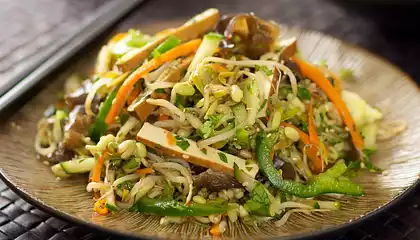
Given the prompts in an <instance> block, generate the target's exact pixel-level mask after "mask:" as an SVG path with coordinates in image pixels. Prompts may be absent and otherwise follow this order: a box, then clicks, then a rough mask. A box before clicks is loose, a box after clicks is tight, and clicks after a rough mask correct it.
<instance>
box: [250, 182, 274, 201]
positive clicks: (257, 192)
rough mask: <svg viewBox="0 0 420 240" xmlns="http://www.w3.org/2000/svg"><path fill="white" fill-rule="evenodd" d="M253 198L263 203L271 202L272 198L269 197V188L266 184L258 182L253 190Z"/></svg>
mask: <svg viewBox="0 0 420 240" xmlns="http://www.w3.org/2000/svg"><path fill="white" fill-rule="evenodd" d="M250 196H251V200H252V201H254V202H257V203H260V204H263V205H268V204H270V198H269V197H268V193H267V189H266V188H265V186H264V185H263V184H262V183H260V182H258V183H257V184H256V185H255V187H254V189H253V190H252V192H251V194H250Z"/></svg>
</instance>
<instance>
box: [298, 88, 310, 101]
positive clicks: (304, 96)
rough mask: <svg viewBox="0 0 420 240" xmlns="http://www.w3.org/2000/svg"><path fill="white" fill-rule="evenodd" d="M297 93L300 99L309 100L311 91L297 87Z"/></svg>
mask: <svg viewBox="0 0 420 240" xmlns="http://www.w3.org/2000/svg"><path fill="white" fill-rule="evenodd" d="M297 95H298V97H299V98H300V99H302V100H311V93H310V92H309V91H308V89H306V88H302V87H299V88H298V92H297Z"/></svg>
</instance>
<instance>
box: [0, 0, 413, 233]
mask: <svg viewBox="0 0 420 240" xmlns="http://www.w3.org/2000/svg"><path fill="white" fill-rule="evenodd" d="M337 1H340V0H337ZM1 2H2V1H1V0H0V3H1ZM86 2H88V1H86ZM97 2H99V3H100V2H101V1H97ZM208 7H217V8H219V9H221V11H222V12H224V13H236V12H250V11H254V12H255V13H256V14H257V15H260V16H263V17H265V18H271V19H274V20H276V21H278V22H281V23H285V24H290V25H299V26H301V27H304V28H309V29H313V30H318V31H322V32H325V33H327V34H331V35H333V36H336V37H339V38H341V39H344V40H346V41H348V42H350V43H353V44H357V45H360V46H362V47H365V48H367V49H369V50H370V51H373V52H374V53H376V54H379V55H382V56H384V57H385V58H387V59H389V60H390V61H391V62H393V63H394V64H397V65H398V66H400V67H402V68H403V70H405V71H406V72H408V73H409V74H410V75H411V76H413V77H414V78H415V79H416V80H418V79H419V78H420V70H419V68H418V67H419V66H420V57H419V56H420V41H418V40H417V39H418V38H417V37H416V35H417V33H416V32H415V31H416V29H412V28H405V26H406V25H405V24H404V22H400V23H399V22H398V20H399V18H398V17H395V15H394V16H393V17H394V20H395V21H393V23H394V25H396V26H399V27H398V31H394V30H390V29H389V28H387V21H383V19H384V18H376V17H375V18H373V17H371V15H369V13H368V14H364V15H360V14H359V11H358V10H350V9H344V8H342V7H340V6H338V5H336V4H335V3H334V2H331V1H326V0H281V1H280V0H259V1H255V0H229V1H227V0H206V1H196V0H177V1H171V0H154V1H148V2H147V3H146V4H144V5H143V6H142V7H141V8H139V9H137V10H136V11H135V12H133V13H132V14H131V15H130V16H129V17H128V18H127V19H125V20H124V21H123V22H121V23H120V24H119V26H117V28H119V29H124V30H125V29H127V28H129V27H130V26H135V25H138V24H139V23H142V24H147V23H152V22H154V21H160V20H171V19H179V18H188V17H190V16H191V15H192V14H194V13H197V12H200V11H202V10H203V9H206V8H208ZM411 8H412V9H414V8H413V7H411ZM356 9H357V8H356ZM376 10H377V11H381V10H380V8H377V9H376ZM399 11H401V9H399ZM411 11H412V10H411ZM401 14H404V12H402V13H401ZM385 19H386V18H385ZM410 21H416V20H413V19H411V18H410ZM417 22H420V21H417ZM401 33H404V34H401ZM89 231H90V230H89V229H86V228H83V227H75V226H72V225H71V224H69V223H65V222H63V221H61V220H59V219H57V218H54V217H51V216H49V215H47V214H45V213H44V212H42V211H40V210H38V209H35V208H34V207H33V206H31V205H30V204H28V203H26V202H25V201H24V200H22V199H20V198H19V197H18V196H16V195H15V194H14V193H13V192H12V191H11V190H10V189H8V188H7V187H6V186H5V185H4V184H3V183H0V240H2V239H13V238H16V239H19V240H22V239H35V240H37V239H54V240H55V239H74V240H77V239H106V237H104V236H99V235H97V233H93V232H89ZM337 234H339V235H338V236H337V237H329V238H327V239H338V240H418V239H420V190H419V189H417V190H416V191H414V192H413V193H412V194H410V195H409V196H407V197H406V198H405V199H404V200H402V201H401V202H400V203H398V204H397V205H396V206H393V207H392V208H391V209H389V210H388V211H386V212H383V213H381V214H380V215H378V216H376V217H374V218H372V219H369V220H368V221H365V222H363V223H362V224H361V225H360V226H358V227H357V228H354V229H349V230H347V232H343V233H337ZM111 238H112V237H110V238H109V239H111ZM112 239H113V238H112Z"/></svg>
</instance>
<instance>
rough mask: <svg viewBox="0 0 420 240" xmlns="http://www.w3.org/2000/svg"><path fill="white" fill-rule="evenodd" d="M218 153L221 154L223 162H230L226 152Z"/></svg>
mask: <svg viewBox="0 0 420 240" xmlns="http://www.w3.org/2000/svg"><path fill="white" fill-rule="evenodd" d="M217 154H219V158H220V160H221V161H222V162H225V163H228V159H227V157H226V154H224V153H222V152H218V153H217Z"/></svg>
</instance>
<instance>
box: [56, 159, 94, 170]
mask: <svg viewBox="0 0 420 240" xmlns="http://www.w3.org/2000/svg"><path fill="white" fill-rule="evenodd" d="M59 164H60V165H61V167H62V168H63V171H64V172H65V173H67V174H81V173H87V172H90V171H91V170H92V169H93V167H94V166H95V158H83V159H74V160H69V161H65V162H62V163H59Z"/></svg>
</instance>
